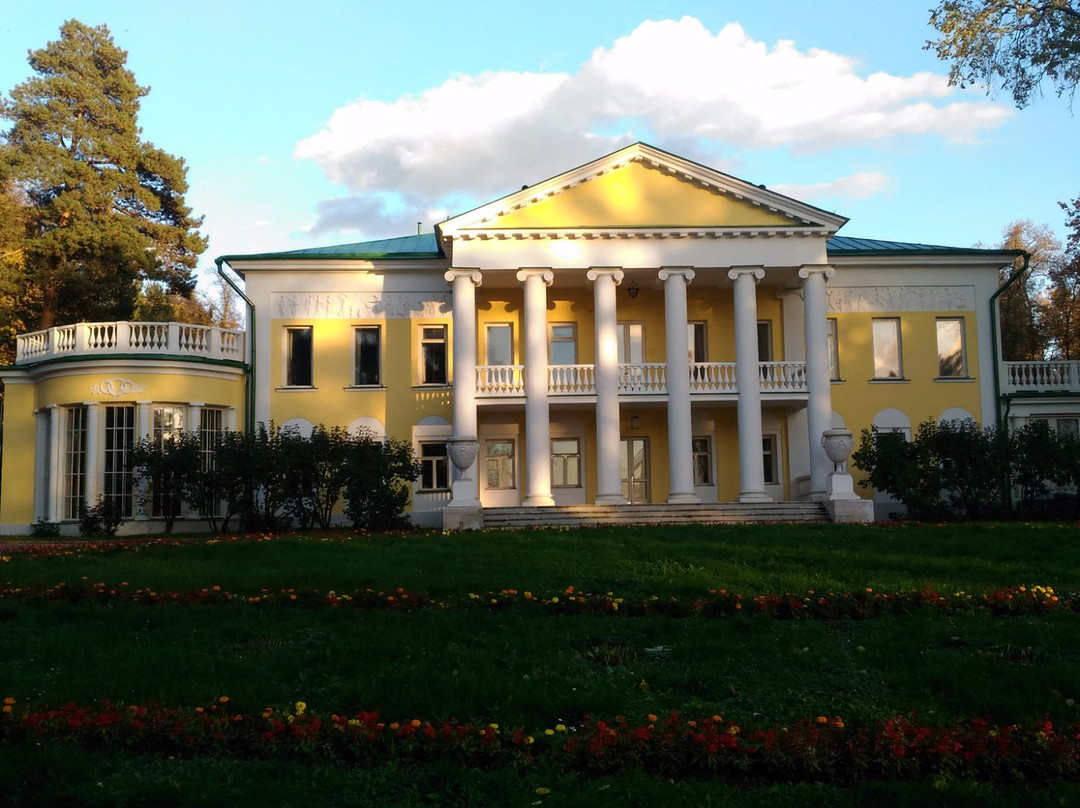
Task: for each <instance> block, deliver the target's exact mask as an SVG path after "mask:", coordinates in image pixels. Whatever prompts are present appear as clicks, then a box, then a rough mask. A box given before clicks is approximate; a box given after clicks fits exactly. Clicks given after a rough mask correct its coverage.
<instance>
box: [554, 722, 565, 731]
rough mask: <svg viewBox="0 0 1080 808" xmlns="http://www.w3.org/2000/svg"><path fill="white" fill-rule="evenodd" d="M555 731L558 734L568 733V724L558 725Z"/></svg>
mask: <svg viewBox="0 0 1080 808" xmlns="http://www.w3.org/2000/svg"><path fill="white" fill-rule="evenodd" d="M555 731H556V732H566V724H556V725H555Z"/></svg>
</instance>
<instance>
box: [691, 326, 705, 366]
mask: <svg viewBox="0 0 1080 808" xmlns="http://www.w3.org/2000/svg"><path fill="white" fill-rule="evenodd" d="M686 344H687V346H688V347H689V349H690V362H691V363H694V362H708V361H709V358H708V356H707V354H708V348H707V346H708V341H707V340H706V337H705V323H702V322H693V323H687V324H686Z"/></svg>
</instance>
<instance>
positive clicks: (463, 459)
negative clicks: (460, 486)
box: [446, 438, 480, 480]
mask: <svg viewBox="0 0 1080 808" xmlns="http://www.w3.org/2000/svg"><path fill="white" fill-rule="evenodd" d="M479 451H480V442H479V441H478V440H477V439H476V438H451V439H450V440H448V441H447V442H446V453H447V454H448V455H449V456H450V462H451V463H453V464H454V468H456V469H457V470H458V471H459V472H461V474H462V475H464V474H465V472H466V471H467V470H468V469H469V468H471V467H472V464H473V463H475V462H476V455H477V454H478V453H479ZM460 479H463V480H468V479H470V478H469V477H464V476H462V477H461V478H460Z"/></svg>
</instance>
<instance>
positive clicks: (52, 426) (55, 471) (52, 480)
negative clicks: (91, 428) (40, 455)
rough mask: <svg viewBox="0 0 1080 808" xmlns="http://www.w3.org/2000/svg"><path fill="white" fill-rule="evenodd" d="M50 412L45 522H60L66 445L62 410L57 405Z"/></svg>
mask: <svg viewBox="0 0 1080 808" xmlns="http://www.w3.org/2000/svg"><path fill="white" fill-rule="evenodd" d="M48 410H49V489H48V495H47V496H46V498H45V499H46V506H45V521H47V522H59V521H60V513H61V510H62V508H61V480H63V476H64V443H63V441H62V440H61V439H60V428H61V419H60V408H59V407H58V406H57V405H55V404H50V405H49V406H48Z"/></svg>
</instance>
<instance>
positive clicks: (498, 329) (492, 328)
mask: <svg viewBox="0 0 1080 808" xmlns="http://www.w3.org/2000/svg"><path fill="white" fill-rule="evenodd" d="M493 333H498V334H503V333H505V334H506V335H507V336H508V337H509V339H510V346H509V347H510V355H509V356H508V357H506V361H505V362H501V361H497V360H498V359H499V358H500V357H493V356H492V354H491V348H492V346H493V345H496V344H497V340H493V339H492V334H493ZM484 336H485V345H484V354H485V355H484V359H485V360H487V361H486V364H488V365H490V366H492V367H505V366H507V365H512V364H514V324H513V323H488V324H487V325H486V326H484Z"/></svg>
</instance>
